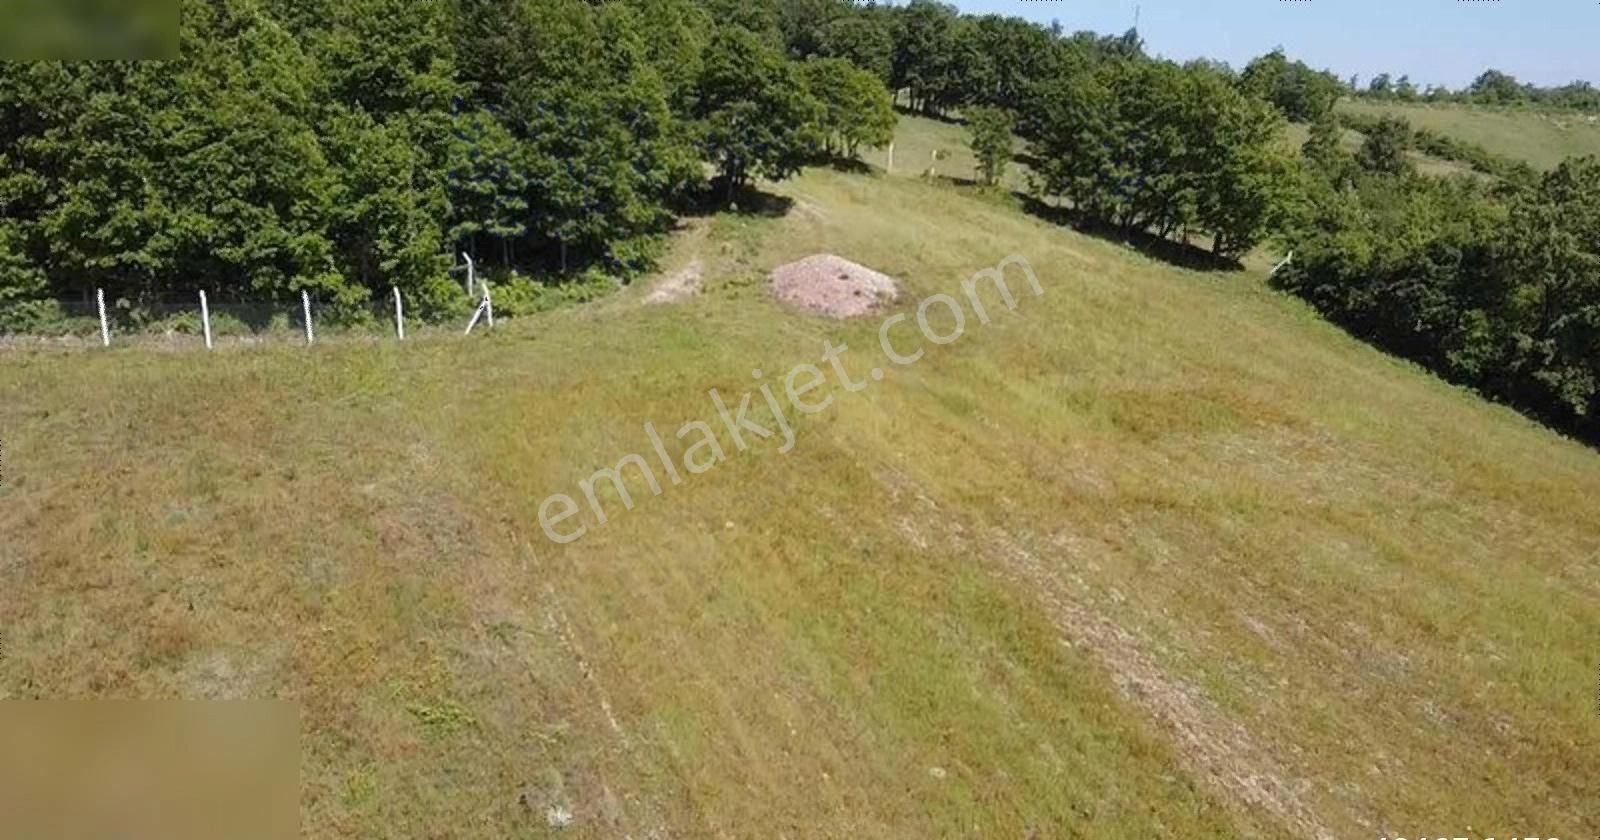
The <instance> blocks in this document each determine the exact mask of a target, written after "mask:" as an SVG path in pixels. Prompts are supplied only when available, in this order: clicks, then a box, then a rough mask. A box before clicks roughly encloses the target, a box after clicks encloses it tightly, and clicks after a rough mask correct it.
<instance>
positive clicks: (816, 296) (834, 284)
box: [772, 254, 900, 318]
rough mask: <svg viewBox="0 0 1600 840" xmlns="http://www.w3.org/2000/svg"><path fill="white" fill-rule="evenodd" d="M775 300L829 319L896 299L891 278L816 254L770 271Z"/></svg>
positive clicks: (896, 287) (897, 288)
mask: <svg viewBox="0 0 1600 840" xmlns="http://www.w3.org/2000/svg"><path fill="white" fill-rule="evenodd" d="M772 293H773V294H774V295H777V297H778V300H781V301H783V302H784V303H787V304H789V305H791V306H796V307H799V308H801V309H804V310H806V311H808V312H814V313H816V314H818V315H826V316H828V317H829V318H853V317H855V316H857V315H866V314H868V313H870V312H873V311H874V310H876V309H878V308H879V307H880V306H881V305H884V304H888V303H892V302H894V300H895V299H896V298H898V297H899V296H900V284H899V283H896V282H895V279H894V278H893V277H890V276H889V275H887V274H881V273H879V272H876V271H873V270H872V269H870V268H867V267H866V266H863V265H857V264H856V263H853V262H851V261H849V260H847V259H844V258H843V257H836V256H834V255H833V254H816V255H813V256H810V257H806V258H805V259H803V260H801V261H799V262H794V263H789V264H788V265H785V266H780V267H778V268H777V269H776V270H774V271H773V272H772Z"/></svg>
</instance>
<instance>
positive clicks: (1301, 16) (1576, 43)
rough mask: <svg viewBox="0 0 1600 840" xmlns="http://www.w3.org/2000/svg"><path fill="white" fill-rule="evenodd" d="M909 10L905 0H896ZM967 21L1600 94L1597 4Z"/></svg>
mask: <svg viewBox="0 0 1600 840" xmlns="http://www.w3.org/2000/svg"><path fill="white" fill-rule="evenodd" d="M897 2H899V3H903V2H904V0H897ZM955 5H956V6H957V7H959V8H960V9H961V10H962V11H964V12H970V13H975V14H988V13H998V14H1004V15H1014V16H1017V17H1025V18H1028V19H1030V20H1036V21H1039V22H1041V23H1049V22H1050V21H1051V20H1052V19H1055V20H1060V21H1061V25H1062V26H1063V27H1065V28H1066V29H1067V31H1069V32H1071V31H1075V30H1079V29H1090V30H1094V31H1096V32H1101V33H1121V32H1123V31H1125V30H1127V28H1128V27H1129V26H1132V25H1133V20H1134V7H1135V6H1138V7H1140V13H1139V34H1140V35H1142V36H1144V40H1145V48H1146V49H1147V50H1149V51H1150V52H1152V53H1156V54H1159V55H1162V56H1165V57H1167V58H1172V59H1176V60H1179V61H1185V60H1188V59H1191V58H1199V57H1202V56H1203V57H1206V58H1216V59H1221V60H1223V61H1226V62H1228V63H1229V64H1231V65H1233V66H1234V67H1236V68H1240V67H1243V66H1244V65H1245V63H1246V62H1248V61H1249V60H1250V59H1251V58H1253V57H1254V56H1257V55H1260V54H1261V53H1264V52H1267V51H1268V50H1271V49H1272V48H1273V47H1276V46H1280V45H1281V46H1283V48H1284V49H1285V50H1286V51H1287V52H1288V53H1289V55H1290V57H1291V58H1299V59H1302V60H1304V61H1305V62H1306V63H1307V64H1310V65H1312V66H1313V67H1317V68H1319V69H1324V68H1325V69H1331V70H1333V71H1334V72H1335V73H1337V74H1338V75H1339V77H1340V78H1349V77H1350V75H1351V74H1352V73H1359V74H1361V78H1362V84H1363V85H1364V84H1365V83H1366V80H1367V79H1370V78H1372V77H1373V76H1375V75H1377V74H1378V73H1382V72H1388V73H1390V74H1392V75H1393V76H1394V77H1395V78H1399V77H1400V76H1401V75H1402V74H1410V76H1411V80H1412V81H1413V82H1414V83H1416V85H1417V86H1418V87H1422V86H1424V85H1427V84H1430V83H1431V84H1445V85H1449V86H1450V87H1452V88H1459V87H1461V86H1463V85H1465V84H1467V83H1469V82H1471V81H1472V79H1473V78H1475V77H1476V76H1477V75H1478V73H1480V72H1482V71H1483V70H1484V69H1485V68H1488V67H1494V68H1496V69H1499V70H1503V71H1505V72H1507V73H1510V74H1511V75H1513V76H1516V77H1517V78H1518V79H1519V80H1521V81H1524V82H1533V83H1535V84H1539V85H1559V84H1565V83H1567V82H1570V81H1572V80H1574V79H1586V80H1588V81H1590V82H1593V83H1595V84H1596V85H1600V2H1597V0H955Z"/></svg>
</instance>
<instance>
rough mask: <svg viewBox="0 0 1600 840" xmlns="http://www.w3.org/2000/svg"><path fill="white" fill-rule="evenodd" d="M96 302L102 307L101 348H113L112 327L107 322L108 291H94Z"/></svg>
mask: <svg viewBox="0 0 1600 840" xmlns="http://www.w3.org/2000/svg"><path fill="white" fill-rule="evenodd" d="M94 302H95V304H96V305H98V306H99V307H100V346H102V347H110V346H111V325H110V324H109V323H107V322H106V290H105V289H95V290H94Z"/></svg>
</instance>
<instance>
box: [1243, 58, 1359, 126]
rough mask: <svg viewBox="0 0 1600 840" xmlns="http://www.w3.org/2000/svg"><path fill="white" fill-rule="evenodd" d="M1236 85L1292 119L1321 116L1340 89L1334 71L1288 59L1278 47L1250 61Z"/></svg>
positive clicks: (1299, 120) (1337, 95) (1308, 120)
mask: <svg viewBox="0 0 1600 840" xmlns="http://www.w3.org/2000/svg"><path fill="white" fill-rule="evenodd" d="M1239 87H1240V89H1241V90H1243V91H1245V92H1246V93H1248V94H1249V95H1251V96H1254V97H1257V98H1259V99H1263V100H1266V101H1267V102H1271V103H1272V104H1273V105H1275V106H1277V108H1278V110H1279V111H1281V112H1283V115H1284V116H1286V117H1288V118H1289V119H1291V120H1294V121H1295V122H1315V121H1317V120H1318V119H1321V118H1322V117H1323V116H1324V115H1326V114H1327V113H1328V112H1330V111H1332V110H1333V104H1334V103H1335V102H1336V101H1338V99H1339V93H1340V91H1341V90H1342V86H1341V85H1340V83H1339V80H1338V79H1337V78H1336V77H1335V76H1334V75H1333V74H1331V73H1325V72H1318V71H1316V70H1312V69H1311V68H1310V67H1308V66H1306V64H1305V63H1304V62H1301V61H1293V62H1291V61H1289V59H1288V57H1287V56H1285V55H1284V53H1283V50H1281V49H1277V50H1273V51H1272V52H1270V53H1267V54H1266V55H1263V56H1261V57H1259V58H1257V59H1255V60H1253V61H1251V62H1250V64H1249V65H1247V66H1246V67H1245V69H1244V72H1243V73H1242V74H1240V76H1239Z"/></svg>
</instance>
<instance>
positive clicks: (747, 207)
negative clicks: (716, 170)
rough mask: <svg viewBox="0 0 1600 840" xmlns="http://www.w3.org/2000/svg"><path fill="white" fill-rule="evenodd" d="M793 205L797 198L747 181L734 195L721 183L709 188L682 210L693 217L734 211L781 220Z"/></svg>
mask: <svg viewBox="0 0 1600 840" xmlns="http://www.w3.org/2000/svg"><path fill="white" fill-rule="evenodd" d="M793 208H794V199H792V198H790V197H788V196H786V195H777V194H775V193H769V192H765V191H763V190H761V189H759V188H757V187H755V186H753V185H750V184H746V185H744V186H742V187H739V188H738V189H736V190H734V191H733V194H732V195H731V196H730V195H729V194H728V193H727V191H726V190H724V189H723V188H722V187H720V186H718V187H713V188H711V189H708V190H705V191H704V192H702V193H701V194H700V195H697V196H695V197H694V198H693V199H692V200H690V201H688V202H686V203H685V204H684V205H683V207H682V208H681V209H680V212H681V213H682V215H684V216H687V217H691V218H693V217H705V216H714V215H717V214H718V213H733V214H735V215H738V216H751V217H759V218H763V219H780V218H783V217H784V216H787V215H789V211H790V210H791V209H793Z"/></svg>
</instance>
